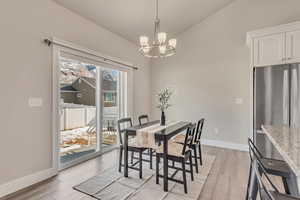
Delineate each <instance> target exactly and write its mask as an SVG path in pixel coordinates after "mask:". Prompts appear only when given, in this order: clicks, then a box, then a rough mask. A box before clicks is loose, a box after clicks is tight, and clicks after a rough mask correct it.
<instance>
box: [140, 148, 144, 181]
mask: <svg viewBox="0 0 300 200" xmlns="http://www.w3.org/2000/svg"><path fill="white" fill-rule="evenodd" d="M142 155H143V151H140V152H139V164H140V170H139V172H140V173H139V174H140V179H141V178H143V160H142V159H143V157H142Z"/></svg>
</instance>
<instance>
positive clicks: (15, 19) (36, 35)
mask: <svg viewBox="0 0 300 200" xmlns="http://www.w3.org/2000/svg"><path fill="white" fill-rule="evenodd" d="M0 30H1V31H0V32H1V37H0V55H1V56H0V58H1V59H0V63H1V73H0V80H1V84H0V91H1V95H0V96H1V103H0V134H1V140H0V160H1V161H0V163H1V164H0V190H1V185H2V184H4V183H7V182H10V181H12V180H15V179H17V178H20V177H24V176H27V175H30V174H33V173H36V172H39V171H42V170H45V169H48V168H51V166H52V160H51V159H52V148H51V147H52V142H51V139H52V135H51V59H52V56H51V48H49V47H47V46H46V45H45V44H44V43H42V39H44V38H45V37H51V36H56V37H58V38H61V39H64V40H68V41H70V42H73V43H75V44H78V45H81V46H84V47H87V48H89V49H93V50H96V51H99V52H101V53H104V54H106V55H109V56H113V57H118V58H120V59H122V60H124V61H127V62H131V63H134V64H137V65H138V66H139V68H140V69H139V70H138V71H136V72H135V73H136V74H135V78H134V87H135V92H134V105H135V107H134V113H135V116H136V115H138V114H140V113H148V112H149V110H150V101H151V100H149V99H150V96H149V95H150V92H149V91H150V78H149V68H148V60H145V59H144V58H143V57H142V56H139V54H138V52H137V48H138V47H137V46H135V45H134V44H132V43H130V42H128V41H127V40H125V39H122V38H120V37H119V36H117V35H115V34H113V33H111V32H109V31H107V30H105V29H103V28H101V27H99V26H96V25H95V24H93V23H92V22H90V21H87V20H85V19H83V18H81V17H79V16H78V15H76V14H73V13H72V12H70V11H69V10H67V9H65V8H62V7H61V6H59V5H57V4H56V3H54V2H53V1H51V0H42V1H41V0H26V1H20V0H2V1H1V6H0ZM135 83H138V84H135ZM29 97H41V98H43V102H44V106H43V107H42V108H34V109H32V108H29V107H28V98H29Z"/></svg>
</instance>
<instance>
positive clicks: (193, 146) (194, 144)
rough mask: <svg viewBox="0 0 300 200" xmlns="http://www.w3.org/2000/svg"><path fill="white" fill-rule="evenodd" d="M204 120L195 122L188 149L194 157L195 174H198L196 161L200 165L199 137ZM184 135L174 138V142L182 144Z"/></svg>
mask: <svg viewBox="0 0 300 200" xmlns="http://www.w3.org/2000/svg"><path fill="white" fill-rule="evenodd" d="M203 124H204V119H201V120H199V121H198V122H197V128H196V129H195V130H194V131H193V135H194V139H193V142H192V144H190V145H189V147H190V148H191V149H192V150H193V153H194V155H193V156H192V157H193V158H194V163H193V165H194V166H195V168H196V173H199V168H198V160H197V159H199V161H200V165H202V152H201V140H200V139H201V135H202V129H203ZM184 139H185V134H179V135H178V136H177V137H175V138H174V141H176V142H177V143H179V144H182V145H183V144H184ZM197 149H198V150H199V156H198V154H197Z"/></svg>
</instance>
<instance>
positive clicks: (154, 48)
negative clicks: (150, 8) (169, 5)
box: [139, 0, 177, 58]
mask: <svg viewBox="0 0 300 200" xmlns="http://www.w3.org/2000/svg"><path fill="white" fill-rule="evenodd" d="M155 14H156V17H155V21H154V37H153V41H152V43H150V44H149V38H148V37H147V36H140V46H141V47H140V49H139V51H140V52H141V54H142V55H144V56H145V57H148V58H164V57H168V56H172V55H174V54H175V53H176V44H177V40H176V39H170V40H167V33H165V32H160V19H159V18H158V0H156V9H155Z"/></svg>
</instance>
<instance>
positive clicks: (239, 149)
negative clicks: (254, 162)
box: [201, 139, 249, 151]
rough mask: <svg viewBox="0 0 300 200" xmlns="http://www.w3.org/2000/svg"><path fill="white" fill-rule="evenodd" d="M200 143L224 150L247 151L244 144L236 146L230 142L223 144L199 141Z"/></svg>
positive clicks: (220, 142)
mask: <svg viewBox="0 0 300 200" xmlns="http://www.w3.org/2000/svg"><path fill="white" fill-rule="evenodd" d="M201 143H202V144H204V145H208V146H214V147H221V148H226V149H234V150H238V151H249V149H248V145H246V144H238V143H232V142H224V141H220V140H206V139H203V140H201Z"/></svg>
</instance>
